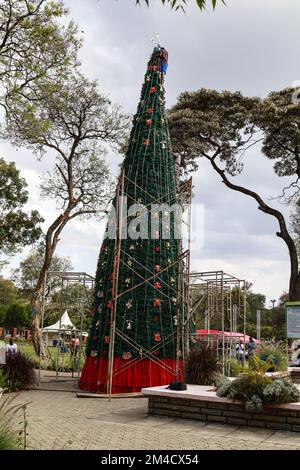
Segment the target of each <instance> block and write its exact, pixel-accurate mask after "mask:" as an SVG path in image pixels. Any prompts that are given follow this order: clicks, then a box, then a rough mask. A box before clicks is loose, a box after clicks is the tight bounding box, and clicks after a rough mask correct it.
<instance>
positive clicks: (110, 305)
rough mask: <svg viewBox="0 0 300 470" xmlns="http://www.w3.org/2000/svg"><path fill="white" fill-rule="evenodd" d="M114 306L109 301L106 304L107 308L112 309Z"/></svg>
mask: <svg viewBox="0 0 300 470" xmlns="http://www.w3.org/2000/svg"><path fill="white" fill-rule="evenodd" d="M113 306H114V304H113V303H112V301H111V300H110V301H109V302H107V308H113Z"/></svg>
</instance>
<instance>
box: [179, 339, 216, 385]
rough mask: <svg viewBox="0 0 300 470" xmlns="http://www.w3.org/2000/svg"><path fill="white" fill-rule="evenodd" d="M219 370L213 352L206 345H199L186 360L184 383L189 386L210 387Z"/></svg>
mask: <svg viewBox="0 0 300 470" xmlns="http://www.w3.org/2000/svg"><path fill="white" fill-rule="evenodd" d="M219 370H220V367H219V365H218V360H217V357H216V354H215V351H214V350H213V349H212V348H211V347H210V346H208V345H207V344H206V343H200V344H199V346H198V348H197V349H195V350H193V351H191V352H190V354H189V356H188V358H187V361H186V365H185V381H186V382H187V383H189V384H196V385H211V384H212V383H213V382H214V380H215V376H216V374H217V372H219Z"/></svg>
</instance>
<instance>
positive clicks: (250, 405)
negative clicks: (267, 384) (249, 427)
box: [245, 395, 263, 413]
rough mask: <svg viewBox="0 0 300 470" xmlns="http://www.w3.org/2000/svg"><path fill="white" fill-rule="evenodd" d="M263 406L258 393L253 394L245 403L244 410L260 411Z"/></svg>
mask: <svg viewBox="0 0 300 470" xmlns="http://www.w3.org/2000/svg"><path fill="white" fill-rule="evenodd" d="M262 407H263V402H262V399H261V398H260V397H259V396H258V395H253V396H252V397H251V399H250V400H247V401H246V403H245V410H246V411H249V412H250V413H255V412H260V411H261V410H262Z"/></svg>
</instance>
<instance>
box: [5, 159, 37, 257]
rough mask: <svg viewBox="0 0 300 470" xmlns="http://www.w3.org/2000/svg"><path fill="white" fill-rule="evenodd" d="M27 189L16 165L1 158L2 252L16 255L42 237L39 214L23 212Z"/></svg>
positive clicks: (26, 199)
mask: <svg viewBox="0 0 300 470" xmlns="http://www.w3.org/2000/svg"><path fill="white" fill-rule="evenodd" d="M26 187H27V184H26V181H25V180H24V178H22V177H21V176H20V171H19V170H17V168H16V166H15V164H14V163H8V162H6V161H5V160H3V158H0V253H5V254H8V253H13V252H15V251H16V250H17V249H19V248H20V247H22V246H26V245H31V244H32V243H34V242H35V241H36V240H38V239H39V238H40V237H41V234H42V230H41V228H40V226H39V224H40V223H41V222H43V220H44V219H43V218H42V217H41V216H40V215H39V213H38V212H37V211H31V212H25V211H24V205H25V204H26V203H27V201H28V192H27V190H26Z"/></svg>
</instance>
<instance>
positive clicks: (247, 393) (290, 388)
mask: <svg viewBox="0 0 300 470" xmlns="http://www.w3.org/2000/svg"><path fill="white" fill-rule="evenodd" d="M217 395H218V396H219V397H228V398H232V399H234V400H241V401H244V402H245V408H246V410H247V411H252V412H254V411H260V410H261V409H262V407H263V406H264V405H274V404H276V403H293V402H297V401H299V400H300V392H299V391H298V389H297V387H296V386H295V385H293V384H292V383H290V382H288V381H287V380H283V379H275V380H272V379H271V378H270V377H266V376H265V375H263V374H260V373H258V372H255V371H250V372H248V373H246V374H242V375H240V376H239V377H238V378H237V379H235V380H234V381H233V382H231V383H230V384H226V383H225V384H223V385H221V386H220V387H219V388H218V390H217Z"/></svg>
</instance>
